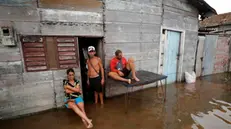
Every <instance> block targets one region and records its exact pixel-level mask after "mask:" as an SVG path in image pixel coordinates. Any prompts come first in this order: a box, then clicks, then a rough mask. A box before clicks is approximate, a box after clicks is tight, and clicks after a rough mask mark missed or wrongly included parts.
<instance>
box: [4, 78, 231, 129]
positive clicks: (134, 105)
mask: <svg viewBox="0 0 231 129" xmlns="http://www.w3.org/2000/svg"><path fill="white" fill-rule="evenodd" d="M225 77H226V74H217V75H213V76H207V77H203V78H201V79H198V80H197V82H196V83H195V84H184V83H178V84H172V85H168V86H167V101H166V102H165V103H163V102H162V101H161V99H159V98H158V97H157V88H151V89H147V90H143V91H139V92H136V93H132V94H131V97H133V99H131V101H130V104H129V107H128V109H129V111H128V113H127V114H125V109H124V96H117V97H114V98H110V99H107V100H106V103H105V105H104V106H103V107H102V106H100V105H94V104H86V111H87V114H88V116H89V117H90V118H92V119H93V124H94V128H95V129H109V128H111V129H231V84H229V83H224V78H225ZM226 82H227V81H226ZM32 128H33V129H84V128H85V127H84V125H83V124H82V121H81V119H80V118H79V117H78V116H77V115H75V114H74V112H72V111H70V110H68V109H58V110H56V109H54V110H50V111H46V112H43V113H39V114H36V115H32V116H28V117H22V118H18V119H12V120H2V121H0V129H32Z"/></svg>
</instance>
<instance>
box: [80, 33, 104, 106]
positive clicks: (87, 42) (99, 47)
mask: <svg viewBox="0 0 231 129" xmlns="http://www.w3.org/2000/svg"><path fill="white" fill-rule="evenodd" d="M102 41H103V39H102V38H88V37H78V44H79V58H80V68H81V77H82V80H81V81H82V90H83V97H84V101H85V102H90V103H91V102H94V92H93V89H92V87H88V86H87V68H86V60H87V59H88V55H87V49H88V47H89V46H94V47H95V49H96V56H98V57H100V58H101V59H102V61H104V57H103V42H102ZM103 64H104V63H103ZM104 91H105V90H104Z"/></svg>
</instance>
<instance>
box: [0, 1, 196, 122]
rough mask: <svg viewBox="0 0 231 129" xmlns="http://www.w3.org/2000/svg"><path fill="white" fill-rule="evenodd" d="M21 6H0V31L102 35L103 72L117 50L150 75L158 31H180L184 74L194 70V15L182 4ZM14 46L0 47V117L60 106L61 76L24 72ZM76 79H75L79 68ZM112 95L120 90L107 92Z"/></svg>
mask: <svg viewBox="0 0 231 129" xmlns="http://www.w3.org/2000/svg"><path fill="white" fill-rule="evenodd" d="M24 1H25V0H17V2H16V3H15V0H14V2H12V0H10V1H3V2H2V1H0V26H12V27H13V28H14V29H15V32H16V34H20V35H44V36H47V35H62V36H63V35H66V36H70V35H72V36H83V35H84V36H105V44H104V50H105V65H106V66H105V67H106V68H107V66H108V65H109V60H110V59H111V58H112V57H113V56H114V52H115V50H116V49H121V50H122V51H123V52H124V56H125V57H127V58H128V57H131V56H133V57H135V59H136V66H137V69H143V70H148V71H151V72H157V71H158V64H159V60H158V58H159V43H160V36H161V35H160V34H161V26H164V27H170V28H174V29H181V30H184V31H185V37H186V38H185V53H184V65H183V70H192V69H193V64H194V58H195V57H194V56H195V54H194V53H195V48H196V42H197V30H198V21H197V15H198V13H197V11H196V9H195V8H193V7H192V6H190V5H189V4H187V2H186V0H130V1H125V0H105V3H104V5H105V7H104V8H103V7H102V6H103V4H102V3H101V1H99V0H95V1H94V0H93V2H96V1H97V2H96V3H94V4H90V5H87V7H86V4H81V3H82V2H89V0H85V1H84V0H79V1H75V0H67V1H65V2H64V3H62V2H63V0H57V1H56V3H52V0H46V1H42V2H41V1H40V0H39V1H38V5H37V2H36V1H35V0H32V1H31V2H29V3H26V4H25V3H24ZM4 2H5V3H4ZM98 2H100V3H101V4H100V3H98ZM5 5H7V6H5ZM80 5H83V6H80ZM95 5H97V6H95ZM37 6H38V7H39V8H37ZM103 9H104V10H103ZM104 23H105V24H104ZM16 41H17V47H4V46H2V45H0V118H10V117H14V116H18V115H23V114H27V113H32V112H37V111H42V110H46V109H50V108H55V107H60V106H62V105H63V89H62V85H61V83H62V79H63V78H65V71H64V70H58V71H46V72H36V73H26V72H25V71H24V66H23V59H22V58H23V57H22V55H21V49H20V42H19V41H18V39H16ZM76 74H77V77H78V78H79V77H80V69H76ZM153 86H154V84H150V85H147V86H145V87H153ZM135 90H138V89H135ZM106 92H107V93H108V92H109V90H108V89H106ZM111 92H112V95H118V94H121V93H124V92H125V89H124V87H122V86H118V87H112V90H111Z"/></svg>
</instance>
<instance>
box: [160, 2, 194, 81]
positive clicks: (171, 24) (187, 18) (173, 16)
mask: <svg viewBox="0 0 231 129" xmlns="http://www.w3.org/2000/svg"><path fill="white" fill-rule="evenodd" d="M163 6H164V15H163V27H166V28H172V29H174V30H179V31H181V30H183V32H184V33H185V38H184V39H182V42H181V43H183V44H184V48H183V50H184V51H183V55H182V56H183V67H182V76H181V77H182V79H183V78H184V72H185V71H193V70H194V63H195V62H194V61H195V52H196V46H197V40H198V11H197V9H196V8H194V7H193V6H192V5H190V4H188V2H187V0H164V5H163Z"/></svg>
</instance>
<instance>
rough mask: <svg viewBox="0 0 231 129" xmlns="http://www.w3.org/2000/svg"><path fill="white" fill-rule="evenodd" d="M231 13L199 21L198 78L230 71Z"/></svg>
mask: <svg viewBox="0 0 231 129" xmlns="http://www.w3.org/2000/svg"><path fill="white" fill-rule="evenodd" d="M230 38H231V13H225V14H219V15H214V16H211V17H208V18H205V19H204V20H203V21H200V28H199V43H198V47H197V48H198V51H197V62H196V67H197V68H196V72H197V75H198V76H201V75H202V76H203V75H210V74H215V73H222V72H228V71H230V57H231V55H230V50H231V49H230Z"/></svg>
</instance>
